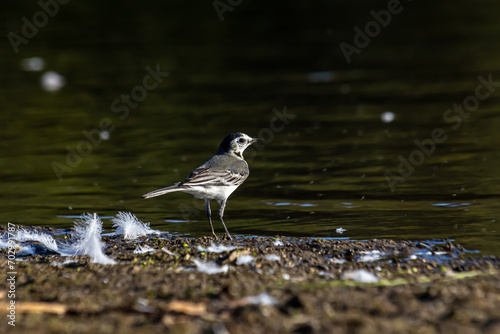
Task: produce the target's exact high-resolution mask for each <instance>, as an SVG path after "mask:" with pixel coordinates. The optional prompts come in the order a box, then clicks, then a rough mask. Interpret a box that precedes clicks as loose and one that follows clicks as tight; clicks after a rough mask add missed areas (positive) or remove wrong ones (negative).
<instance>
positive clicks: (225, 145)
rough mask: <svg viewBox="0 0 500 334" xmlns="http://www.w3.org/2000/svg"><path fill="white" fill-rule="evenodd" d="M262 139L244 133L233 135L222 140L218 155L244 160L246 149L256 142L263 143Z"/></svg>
mask: <svg viewBox="0 0 500 334" xmlns="http://www.w3.org/2000/svg"><path fill="white" fill-rule="evenodd" d="M261 140H262V139H260V138H252V137H249V136H247V135H246V134H244V133H242V132H235V133H231V134H229V135H227V136H226V138H224V139H223V140H222V143H221V144H220V146H219V150H218V151H217V154H224V153H229V154H234V155H236V156H237V157H239V158H241V159H243V152H244V151H245V149H246V148H247V147H248V146H250V145H252V144H253V143H255V142H258V141H261Z"/></svg>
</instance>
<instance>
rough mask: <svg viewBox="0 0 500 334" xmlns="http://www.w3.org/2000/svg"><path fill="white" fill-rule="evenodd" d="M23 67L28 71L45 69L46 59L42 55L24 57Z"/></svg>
mask: <svg viewBox="0 0 500 334" xmlns="http://www.w3.org/2000/svg"><path fill="white" fill-rule="evenodd" d="M21 68H22V69H23V70H25V71H27V72H40V71H43V70H44V69H45V60H43V58H41V57H31V58H24V59H23V60H21Z"/></svg>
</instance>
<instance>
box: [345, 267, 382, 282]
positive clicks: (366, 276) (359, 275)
mask: <svg viewBox="0 0 500 334" xmlns="http://www.w3.org/2000/svg"><path fill="white" fill-rule="evenodd" d="M340 278H341V279H342V280H345V281H354V282H360V283H377V282H378V278H377V276H375V275H374V274H372V273H370V272H368V271H366V270H364V269H360V270H353V271H348V272H345V273H343V274H342V276H341V277H340Z"/></svg>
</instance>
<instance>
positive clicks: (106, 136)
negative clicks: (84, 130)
mask: <svg viewBox="0 0 500 334" xmlns="http://www.w3.org/2000/svg"><path fill="white" fill-rule="evenodd" d="M99 136H100V137H101V139H102V140H108V139H109V138H110V137H111V134H110V133H109V131H106V130H103V131H101V132H100V133H99Z"/></svg>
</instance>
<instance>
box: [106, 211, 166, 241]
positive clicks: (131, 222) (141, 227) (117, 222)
mask: <svg viewBox="0 0 500 334" xmlns="http://www.w3.org/2000/svg"><path fill="white" fill-rule="evenodd" d="M111 221H112V222H113V227H116V234H123V237H124V238H125V239H136V238H139V237H143V236H145V235H149V234H160V233H161V232H160V231H156V230H153V229H152V228H150V227H149V223H143V222H141V221H140V220H139V219H137V217H136V216H134V215H133V214H131V213H130V212H118V214H117V215H116V217H113V218H112V219H111Z"/></svg>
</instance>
